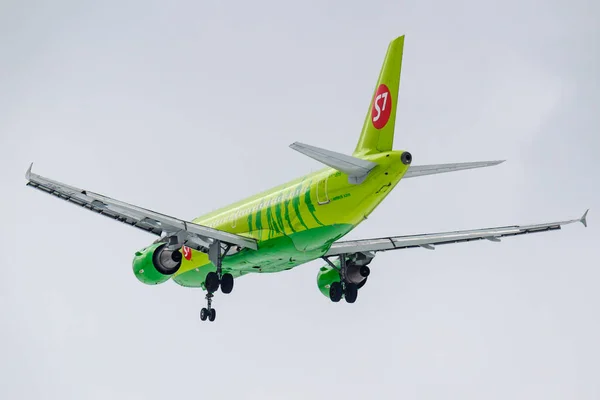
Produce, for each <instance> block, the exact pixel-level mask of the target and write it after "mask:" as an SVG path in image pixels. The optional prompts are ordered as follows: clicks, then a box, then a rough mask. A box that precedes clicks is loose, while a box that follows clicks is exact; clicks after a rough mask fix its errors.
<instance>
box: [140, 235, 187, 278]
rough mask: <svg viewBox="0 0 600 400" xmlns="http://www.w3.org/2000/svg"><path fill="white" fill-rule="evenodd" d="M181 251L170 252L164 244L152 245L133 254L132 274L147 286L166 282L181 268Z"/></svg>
mask: <svg viewBox="0 0 600 400" xmlns="http://www.w3.org/2000/svg"><path fill="white" fill-rule="evenodd" d="M181 258H182V256H181V251H179V250H170V249H168V248H167V244H166V243H160V242H159V243H154V244H152V245H151V246H148V247H146V248H145V249H143V250H141V251H137V252H136V253H135V258H134V259H133V272H134V274H135V276H136V278H137V279H138V280H139V281H140V282H142V283H145V284H147V285H157V284H159V283H163V282H165V281H167V280H168V279H169V278H170V277H171V275H173V274H174V273H175V272H177V271H178V270H179V267H181Z"/></svg>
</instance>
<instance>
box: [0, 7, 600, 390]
mask: <svg viewBox="0 0 600 400" xmlns="http://www.w3.org/2000/svg"><path fill="white" fill-rule="evenodd" d="M599 11H600V6H599V3H598V2H597V1H592V0H589V1H571V2H567V1H561V2H558V1H530V0H508V1H502V2H500V1H498V2H489V1H476V0H466V1H458V2H456V1H453V2H448V1H442V0H430V1H422V0H421V1H381V0H373V1H360V2H358V1H329V2H323V1H302V2H281V1H253V2H247V1H229V2H220V1H186V2H183V1H175V2H157V1H103V2H91V1H90V2H82V1H58V2H57V1H55V2H35V1H3V2H2V3H1V4H0V45H1V48H2V52H0V71H1V73H0V177H1V178H2V182H3V185H4V193H5V195H4V196H2V197H3V198H2V200H1V204H2V207H1V208H0V218H1V219H0V220H1V221H2V227H1V228H0V240H1V242H2V243H3V246H2V251H1V252H0V264H1V265H2V270H3V273H2V279H1V280H0V318H2V321H4V323H3V325H2V327H3V329H2V330H0V355H1V356H0V398H6V399H33V398H36V399H106V398H114V399H164V398H180V399H187V398H233V397H236V398H241V399H252V398H260V399H270V398H277V399H280V398H289V399H306V398H314V399H331V398H333V397H340V398H357V399H358V398H375V397H379V398H389V399H398V398H404V399H482V398H485V399H507V398H510V399H531V398H543V399H598V398H600V380H599V379H598V376H600V361H598V360H600V345H599V344H598V338H599V337H600V316H599V313H598V309H599V306H600V291H599V290H598V285H599V282H600V268H599V265H598V257H599V255H600V254H599V251H598V239H599V238H600V234H599V232H600V231H599V228H598V227H599V226H600V222H597V221H598V220H597V218H596V215H598V213H600V192H599V189H598V183H597V182H598V175H599V173H600V163H599V161H598V154H599V151H600V136H599V135H598V132H599V128H600V118H599V117H598V114H597V110H598V105H599V100H600V95H599V93H600V84H599V83H600V82H599V79H598V78H599V74H598V71H599V69H600V68H599V67H600V65H599V60H600V54H599V51H600V50H599V49H600V47H599V46H598V43H599V39H600V32H599V28H598V27H599V25H598V22H597V21H598V20H600V12H599ZM401 34H406V45H405V53H404V68H403V72H402V80H401V86H400V98H399V109H398V117H397V125H396V140H395V147H396V148H397V149H407V150H410V151H411V152H412V154H413V156H414V160H415V161H414V162H415V164H425V163H440V162H460V161H475V160H485V159H498V158H506V159H507V160H508V162H506V163H505V164H502V165H501V166H498V167H494V168H490V169H485V170H477V171H468V172H462V173H456V174H452V175H440V176H434V177H423V178H419V179H414V180H409V181H406V182H402V183H400V185H399V186H398V187H397V188H396V190H395V191H394V193H392V194H391V195H390V196H389V197H388V198H387V200H386V201H384V203H383V204H382V205H381V206H380V207H379V209H378V210H377V211H375V212H374V213H373V214H372V216H371V217H370V219H369V220H368V221H367V222H365V223H364V224H363V225H361V226H360V227H359V228H358V229H356V230H355V231H353V232H352V233H351V234H350V235H349V237H351V238H359V237H373V236H382V235H394V234H409V233H422V232H428V231H433V232H435V231H443V230H448V229H468V228H478V227H489V226H495V225H505V224H514V223H535V222H542V221H549V220H554V219H563V218H576V217H579V216H580V215H581V213H583V211H584V210H585V209H586V208H588V207H590V208H591V209H592V210H591V211H590V217H589V222H590V227H589V228H588V229H587V230H586V229H583V227H582V226H580V225H577V226H575V225H573V226H568V227H566V228H565V229H564V230H563V231H560V232H553V233H547V234H540V235H531V236H527V237H519V238H514V239H506V240H504V241H503V242H502V243H501V244H495V243H490V242H482V243H480V242H477V243H470V244H461V245H456V246H445V247H441V248H439V249H438V250H436V251H434V252H431V251H425V250H406V251H398V252H390V253H387V254H380V255H378V256H377V258H376V259H375V260H374V262H373V263H372V276H371V278H370V279H369V283H368V284H367V285H366V286H365V288H364V289H363V290H361V292H360V294H359V299H358V301H357V302H356V303H355V304H353V305H349V304H345V303H343V302H342V303H339V304H332V303H330V302H329V300H328V299H327V298H325V297H323V296H322V295H321V294H320V293H319V291H318V290H317V286H316V274H317V269H318V268H319V267H320V266H321V264H322V263H321V262H313V263H310V264H308V265H305V266H302V267H299V268H297V269H295V270H292V271H288V272H285V273H281V274H274V275H254V276H247V277H244V278H242V279H240V280H238V281H237V282H236V287H235V290H234V292H233V294H231V295H229V296H222V295H219V296H217V298H216V300H215V306H216V308H217V311H218V313H219V315H218V319H217V323H212V324H210V323H201V322H200V321H199V319H198V314H199V310H200V308H201V307H203V304H204V295H203V293H202V292H201V291H200V290H191V289H186V288H181V287H179V286H177V285H176V284H174V283H172V282H169V283H166V284H164V285H160V286H157V287H148V286H144V285H142V284H141V283H139V282H138V281H137V280H136V279H135V277H134V275H133V273H132V270H131V260H132V258H133V254H134V252H135V251H136V250H138V249H139V248H141V247H143V246H145V245H146V244H148V243H149V242H150V241H152V240H153V237H152V236H150V235H147V234H146V233H144V232H138V231H137V230H135V229H131V228H129V227H127V226H125V225H121V224H117V223H115V222H113V221H111V220H109V219H106V218H101V217H99V216H97V215H95V214H93V213H89V212H86V211H84V210H79V209H77V208H76V207H73V206H72V205H70V204H68V203H65V202H61V201H58V200H56V199H54V198H50V197H49V196H46V195H44V194H42V193H39V192H36V191H34V190H32V189H29V188H26V187H25V186H24V184H25V180H24V177H23V174H24V172H25V170H26V168H27V166H28V163H29V162H31V161H35V163H36V165H35V168H34V169H35V170H36V171H37V172H38V173H40V174H43V175H46V176H49V177H53V178H56V179H59V180H62V181H64V182H67V183H71V184H74V185H78V186H83V187H85V188H88V189H90V190H94V191H97V192H100V193H104V194H107V195H110V196H113V197H116V198H118V199H121V200H125V201H129V202H133V203H135V204H139V205H142V206H145V207H149V208H152V209H155V210H158V211H161V212H165V213H169V214H172V215H176V216H179V217H182V218H193V217H195V216H198V215H201V214H203V213H205V212H208V211H211V210H212V209H214V208H217V207H219V206H222V205H225V204H228V203H230V202H233V201H235V200H238V199H240V198H243V197H245V196H246V195H251V194H253V193H254V192H256V191H258V190H263V189H267V188H269V187H271V186H274V185H276V184H279V183H282V182H284V181H287V180H290V179H292V178H295V177H296V176H299V175H301V174H304V173H306V172H309V171H311V170H316V169H317V168H320V166H319V165H318V164H316V162H314V161H313V160H310V159H308V158H305V157H302V156H301V155H299V154H297V153H295V152H294V151H292V150H290V149H288V148H287V146H288V145H289V144H290V143H292V142H294V141H296V140H299V141H302V142H305V143H310V144H313V145H316V146H320V147H325V148H328V149H332V150H337V151H342V152H351V151H352V149H353V148H354V146H355V143H356V141H357V139H358V135H359V131H360V128H361V125H362V121H363V118H364V115H365V113H366V111H367V107H368V103H369V100H370V96H371V93H372V90H373V87H374V85H375V81H376V78H377V74H378V72H379V68H380V66H381V62H382V60H383V56H384V53H385V50H386V48H387V44H388V42H389V40H391V39H393V38H394V37H396V36H399V35H401ZM167 396H169V397H167Z"/></svg>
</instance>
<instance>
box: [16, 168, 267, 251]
mask: <svg viewBox="0 0 600 400" xmlns="http://www.w3.org/2000/svg"><path fill="white" fill-rule="evenodd" d="M32 166H33V163H32V164H31V165H30V166H29V169H28V170H27V173H26V174H25V178H26V179H27V186H31V187H33V188H35V189H38V190H41V191H42V192H46V193H48V194H51V195H54V196H56V197H58V198H60V199H62V200H66V201H68V202H70V203H73V204H76V205H78V206H81V207H83V208H86V209H88V210H91V211H94V212H96V213H98V214H101V215H104V216H106V217H110V218H112V219H114V220H116V221H119V222H122V223H125V224H127V225H131V226H133V227H136V228H139V229H142V230H144V231H146V232H150V233H152V234H154V235H157V236H161V235H163V234H166V235H169V236H172V237H176V238H177V240H178V243H180V244H185V245H186V246H188V247H191V248H194V249H196V250H201V251H206V250H207V248H208V247H209V246H210V244H211V243H212V242H213V241H220V242H222V243H226V244H231V245H236V246H239V247H241V248H250V249H252V250H256V249H257V248H258V246H257V243H256V240H254V239H252V238H247V237H244V236H240V235H236V234H233V233H229V232H224V231H221V230H218V229H214V228H210V227H207V226H203V225H199V224H195V223H193V222H189V221H185V220H182V219H179V218H175V217H171V216H169V215H165V214H161V213H158V212H156V211H152V210H148V209H145V208H141V207H138V206H135V205H132V204H128V203H125V202H122V201H119V200H115V199H112V198H110V197H107V196H104V195H101V194H98V193H94V192H90V191H88V190H84V189H79V188H76V187H74V186H70V185H67V184H64V183H61V182H58V181H55V180H52V179H49V178H45V177H43V176H40V175H37V174H34V173H33V172H31V168H32Z"/></svg>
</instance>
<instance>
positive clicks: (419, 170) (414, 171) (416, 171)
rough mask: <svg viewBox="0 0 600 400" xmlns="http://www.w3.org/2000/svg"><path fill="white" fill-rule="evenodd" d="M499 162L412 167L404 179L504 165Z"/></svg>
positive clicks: (501, 161)
mask: <svg viewBox="0 0 600 400" xmlns="http://www.w3.org/2000/svg"><path fill="white" fill-rule="evenodd" d="M504 161H505V160H499V161H476V162H466V163H455V164H432V165H414V166H413V165H411V166H410V168H409V169H408V171H406V174H404V178H414V177H416V176H423V175H434V174H443V173H445V172H454V171H461V170H463V169H473V168H483V167H491V166H494V165H498V164H501V163H503V162H504Z"/></svg>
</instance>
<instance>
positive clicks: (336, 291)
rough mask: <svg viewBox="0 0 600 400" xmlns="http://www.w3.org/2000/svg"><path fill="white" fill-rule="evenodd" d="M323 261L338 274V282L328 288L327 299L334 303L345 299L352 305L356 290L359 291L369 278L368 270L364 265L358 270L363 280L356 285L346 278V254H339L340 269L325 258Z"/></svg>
mask: <svg viewBox="0 0 600 400" xmlns="http://www.w3.org/2000/svg"><path fill="white" fill-rule="evenodd" d="M323 259H324V260H325V261H326V262H327V264H329V265H330V266H331V267H332V268H335V269H337V270H338V271H339V272H340V281H339V282H333V283H332V284H331V286H330V287H329V299H330V300H331V301H333V302H334V303H337V302H339V301H340V300H341V299H342V295H343V296H344V299H346V302H347V303H354V302H355V301H356V298H357V297H358V289H360V288H361V287H362V286H364V284H365V283H366V280H367V277H368V276H369V273H370V270H369V267H367V266H366V265H364V266H362V267H361V268H360V275H361V276H362V277H363V278H364V279H363V280H362V281H361V282H360V283H358V284H356V283H354V282H352V281H351V279H349V277H348V264H349V262H348V260H347V258H346V254H340V267H339V268H338V267H337V266H336V265H335V264H334V263H332V262H331V261H329V259H328V258H327V257H323Z"/></svg>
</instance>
